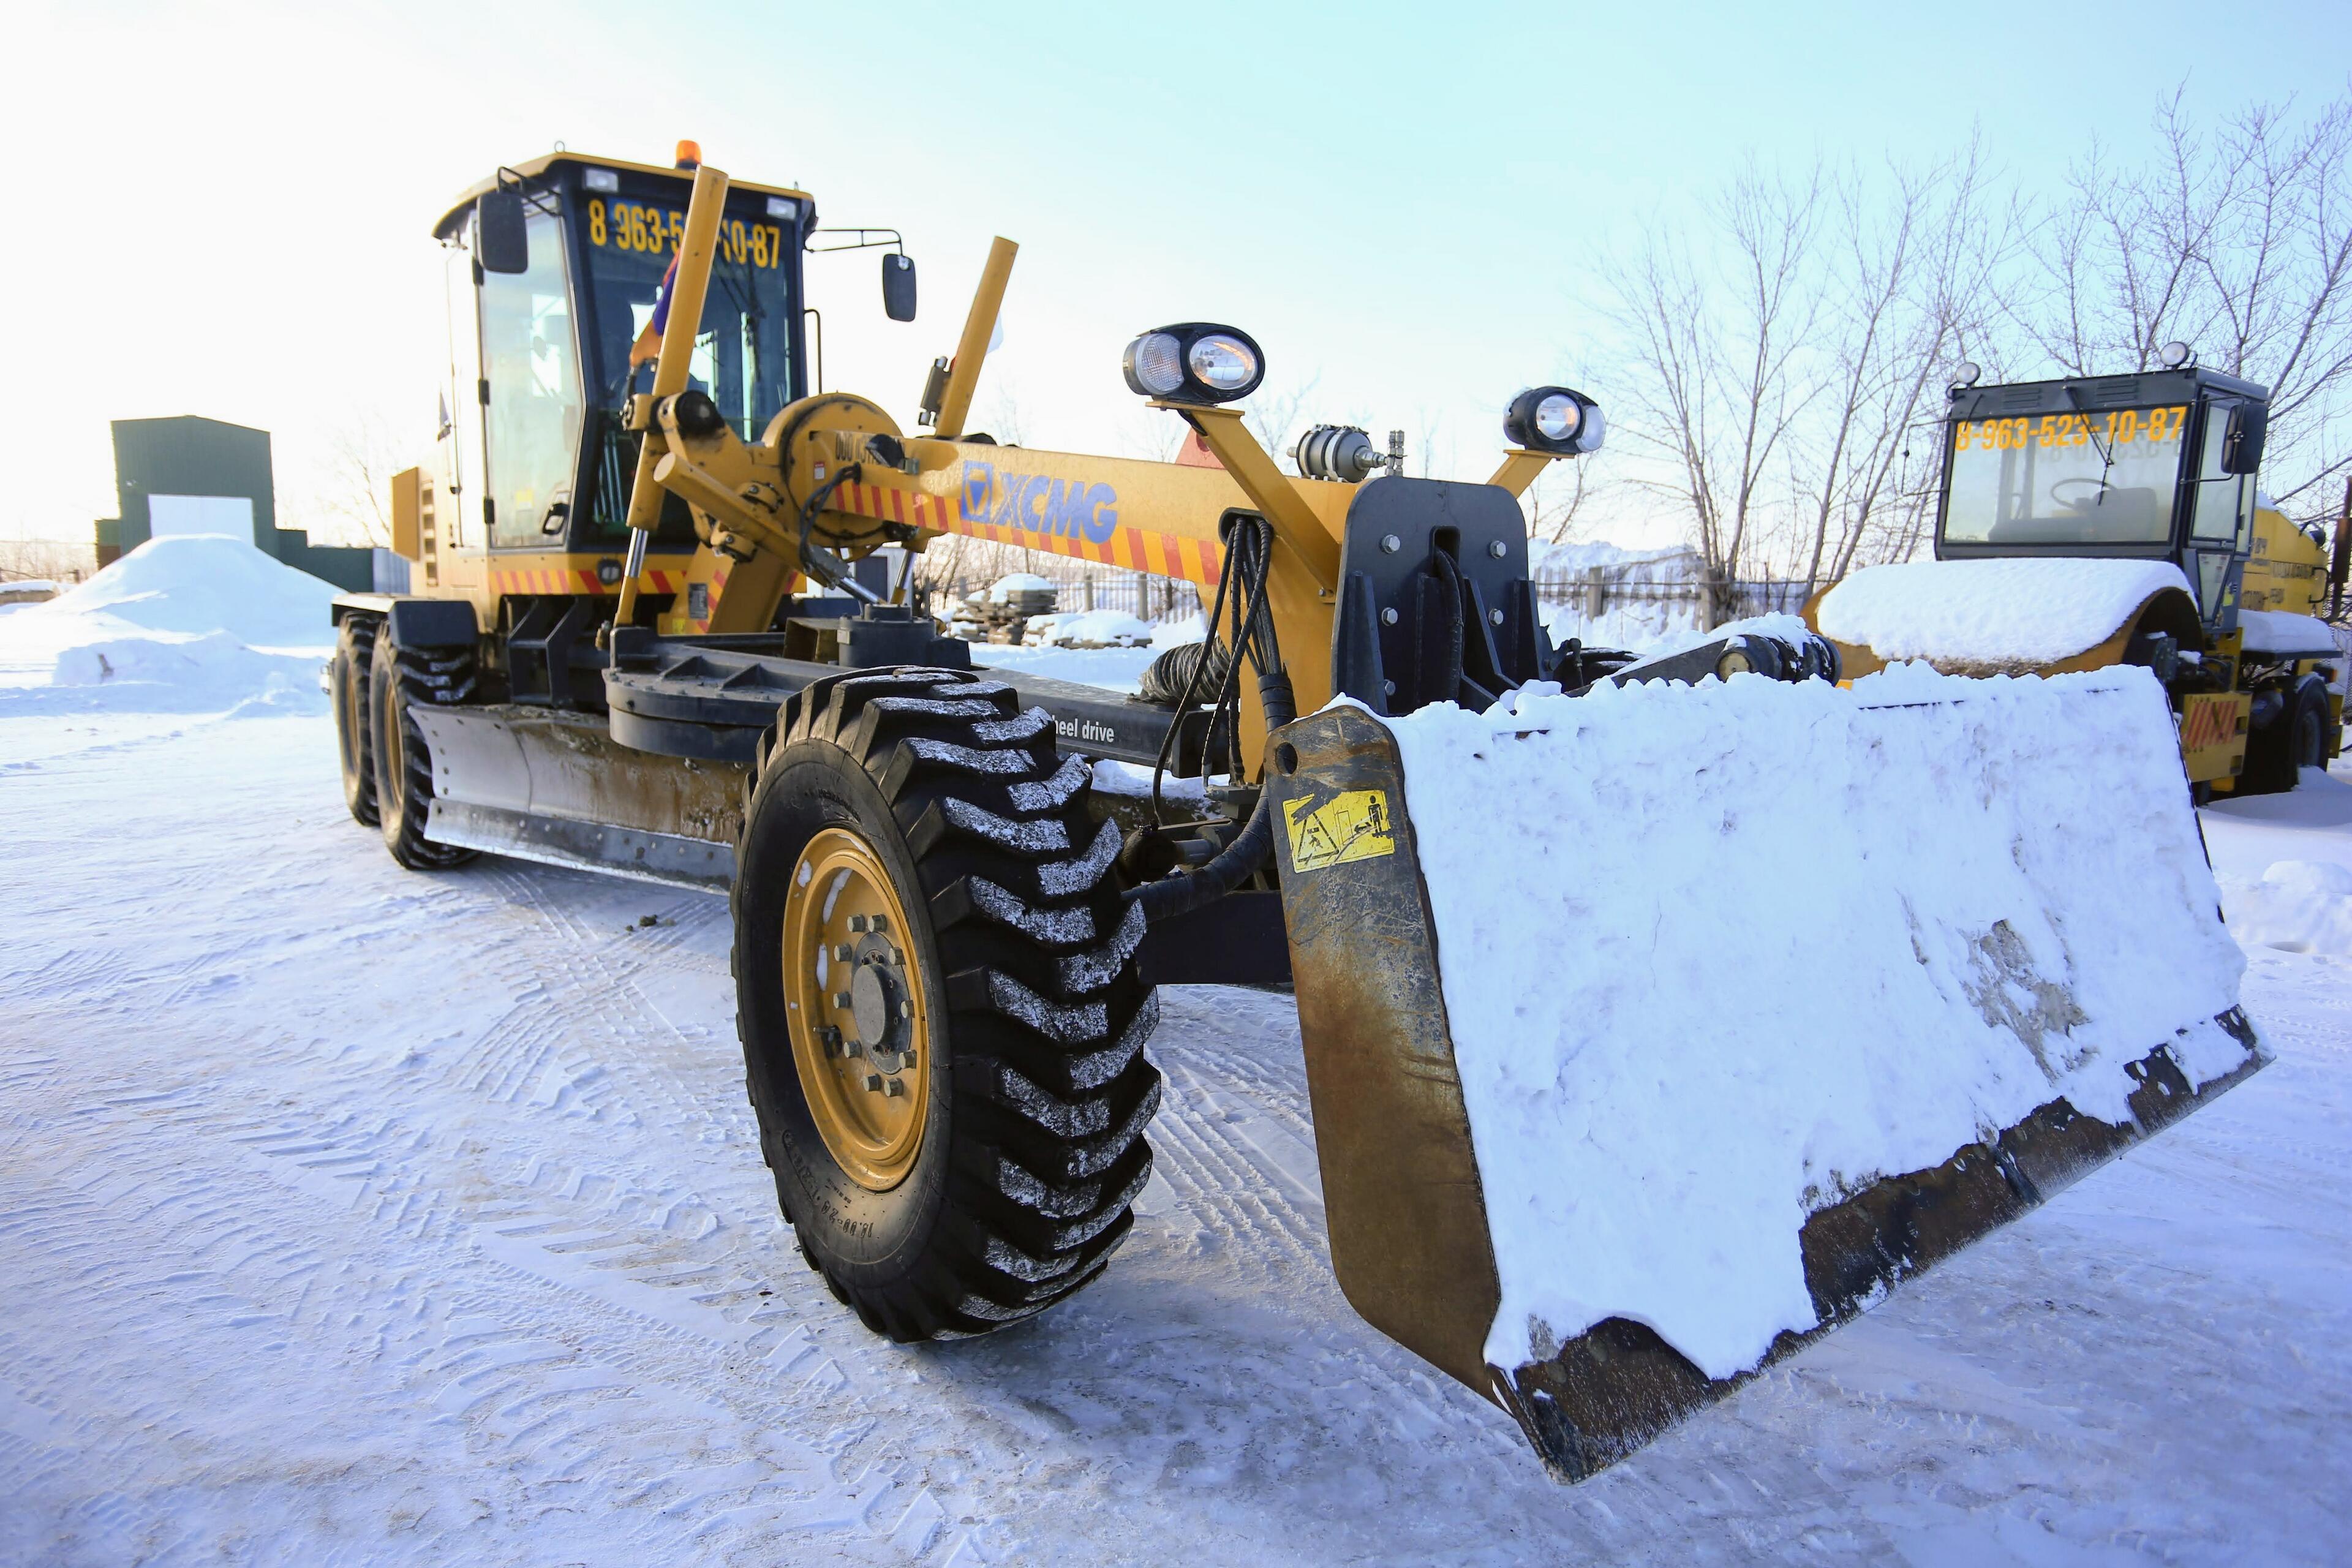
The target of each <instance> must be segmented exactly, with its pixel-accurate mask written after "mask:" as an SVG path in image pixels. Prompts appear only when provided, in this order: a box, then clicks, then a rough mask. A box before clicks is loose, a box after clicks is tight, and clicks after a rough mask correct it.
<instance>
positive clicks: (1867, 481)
mask: <svg viewBox="0 0 2352 1568" xmlns="http://www.w3.org/2000/svg"><path fill="white" fill-rule="evenodd" d="M1986 184H1987V173H1986V167H1985V163H1984V157H1983V152H1982V149H1981V147H1980V146H1979V144H1977V143H1974V142H1971V143H1970V144H1969V147H1968V148H1967V149H1965V150H1964V151H1963V152H1962V153H1960V154H1958V155H1957V156H1956V157H1954V158H1952V159H1950V160H1948V161H1947V162H1945V163H1938V164H1934V165H1931V166H1929V167H1927V168H1925V169H1905V168H1901V167H1893V168H1890V169H1889V171H1888V174H1887V178H1886V182H1885V187H1884V189H1883V191H1882V190H1881V189H1880V188H1879V187H1877V186H1875V185H1874V184H1872V183H1871V182H1869V181H1867V180H1865V179H1864V177H1863V176H1862V175H1860V174H1856V173H1852V172H1849V173H1848V174H1844V175H1842V176H1841V177H1839V178H1838V179H1837V180H1836V181H1835V182H1834V183H1833V186H1832V220H1833V221H1832V225H1831V228H1832V233H1834V235H1835V236H1836V243H1835V245H1834V246H1833V247H1831V249H1832V254H1831V255H1830V257H1829V258H1827V261H1826V264H1825V274H1826V276H1825V279H1824V287H1825V300H1824V302H1823V307H1822V312H1821V314H1820V316H1819V318H1818V319H1817V321H1818V326H1819V336H1820V344H1821V352H1822V360H1823V362H1824V363H1823V379H1824V384H1823V386H1822V397H1821V398H1820V400H1819V401H1818V402H1817V404H1816V405H1815V407H1814V412H1815V414H1816V416H1817V419H1816V421H1813V422H1809V423H1811V424H1812V425H1813V426H1814V427H1812V428H1811V429H1809V430H1808V432H1807V435H1808V438H1807V439H1806V440H1805V441H1804V442H1803V443H1802V447H1803V448H1804V450H1803V456H1802V457H1801V458H1800V460H1799V461H1798V463H1797V465H1796V468H1797V471H1798V473H1799V476H1800V478H1799V488H1800V491H1801V495H1802V497H1803V515H1802V516H1801V520H1800V527H1801V531H1802V533H1803V534H1804V535H1806V536H1808V537H1806V538H1805V539H1804V548H1803V550H1802V553H1801V557H1800V559H1801V562H1802V573H1803V579H1804V588H1803V592H1804V593H1805V594H1806V595H1811V592H1812V591H1813V589H1814V588H1815V587H1816V586H1818V585H1820V584H1823V583H1833V582H1836V581H1837V580H1838V579H1839V578H1841V577H1843V576H1844V575H1845V574H1847V573H1848V572H1850V571H1852V570H1853V567H1854V565H1855V563H1856V561H1857V558H1859V557H1861V556H1863V555H1864V552H1867V553H1868V554H1869V555H1871V556H1873V557H1874V558H1878V559H1901V558H1902V557H1903V556H1905V555H1907V554H1909V553H1910V552H1912V551H1913V550H1914V549H1916V547H1917V543H1918V539H1919V526H1918V525H1919V523H1920V521H1921V519H1922V516H1923V513H1922V510H1921V506H1922V502H1923V500H1925V498H1926V497H1927V493H1928V484H1929V483H1930V482H1931V481H1932V479H1933V468H1932V466H1930V465H1926V464H1921V465H1916V466H1915V465H1914V464H1913V462H1912V461H1911V447H1912V441H1913V438H1914V437H1915V436H1918V435H1922V434H1926V433H1927V431H1928V430H1935V431H1937V432H1938V433H1939V432H1940V426H1935V425H1933V424H1932V423H1930V422H1931V421H1932V416H1933V411H1932V410H1931V408H1930V406H1929V405H1930V404H1931V403H1932V402H1933V399H1932V396H1931V394H1932V393H1933V391H1934V389H1935V387H1936V385H1937V383H1938V381H1939V379H1940V373H1941V372H1943V371H1944V370H1946V369H1947V368H1948V366H1949V365H1950V364H1951V363H1953V362H1954V361H1956V360H1957V359H1958V357H1960V356H1959V349H1960V347H1961V345H1962V344H1963V343H1964V342H1966V341H1967V340H1968V338H1969V336H1971V335H1980V327H1979V323H1980V322H1981V321H1983V320H1984V318H1985V316H1986V314H1987V311H1988V309H1989V306H1988V296H1989V294H1990V291H1991V290H1992V289H1993V286H1994V282H1995V279H1997V278H1998V277H1999V276H2000V272H2001V270H2002V268H2004V267H2005V266H2006V265H2007V264H2008V263H2009V261H2010V259H2011V256H2012V254H2013V252H2014V248H2015V245H2016V240H2017V236H2018V234H2019V232H2020V223H2021V220H2020V219H2019V217H2018V216H2017V214H2016V212H2015V210H2014V207H2013V205H2012V206H2011V208H2008V209H1999V208H1996V207H1995V206H1994V205H1993V204H1992V202H1991V201H1990V198H1989V196H1988V193H1987V190H1986ZM1937 445H1938V443H1937V442H1935V441H1929V442H1926V443H1923V446H1925V447H1930V448H1932V447H1935V446H1937ZM1808 525H1809V526H1808ZM1794 574H1795V573H1794V572H1793V571H1792V573H1791V575H1794Z"/></svg>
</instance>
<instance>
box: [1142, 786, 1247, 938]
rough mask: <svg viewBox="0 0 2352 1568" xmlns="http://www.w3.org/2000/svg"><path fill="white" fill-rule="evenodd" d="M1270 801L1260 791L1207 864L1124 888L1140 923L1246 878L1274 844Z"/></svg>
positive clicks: (1197, 903)
mask: <svg viewBox="0 0 2352 1568" xmlns="http://www.w3.org/2000/svg"><path fill="white" fill-rule="evenodd" d="M1272 801H1273V797H1272V795H1270V794H1268V793H1266V792H1265V791H1260V792H1259V794H1258V797H1257V809H1256V810H1255V811H1253V812H1251V813H1250V817H1249V820H1248V821H1247V822H1245V823H1244V824H1243V825H1242V830H1241V831H1240V832H1239V833H1237V834H1235V835H1234V841H1233V842H1232V843H1231V844H1228V845H1226V846H1225V847H1223V849H1220V850H1218V851H1217V853H1216V854H1215V855H1214V856H1213V857H1211V858H1210V859H1209V862H1208V864H1206V865H1204V866H1202V867H1200V868H1197V869H1194V870H1192V871H1185V872H1181V873H1179V874H1177V875H1175V876H1172V877H1159V878H1155V879H1152V880H1151V881H1149V882H1146V883H1144V884H1143V885H1142V886H1140V887H1137V888H1130V889H1128V894H1127V897H1128V899H1129V901H1130V902H1132V903H1137V904H1140V905H1142V906H1143V920H1144V923H1145V924H1147V925H1158V924H1159V923H1160V921H1164V920H1167V919H1169V918H1170V917H1171V916H1173V915H1181V914H1185V913H1189V912H1190V911H1192V910H1197V909H1199V908H1201V907H1202V905H1203V904H1208V903H1213V902H1214V901H1215V900H1219V899H1222V898H1223V897H1224V896H1225V895H1226V894H1227V893H1230V892H1232V891H1233V890H1234V889H1235V888H1238V887H1240V886H1241V885H1242V884H1243V883H1244V882H1246V881H1248V880H1249V879H1250V878H1251V877H1252V876H1253V875H1255V872H1256V871H1257V868H1259V867H1261V866H1263V865H1265V862H1266V858H1267V855H1268V853H1269V852H1270V851H1271V850H1272V849H1273V847H1274V808H1273V805H1272Z"/></svg>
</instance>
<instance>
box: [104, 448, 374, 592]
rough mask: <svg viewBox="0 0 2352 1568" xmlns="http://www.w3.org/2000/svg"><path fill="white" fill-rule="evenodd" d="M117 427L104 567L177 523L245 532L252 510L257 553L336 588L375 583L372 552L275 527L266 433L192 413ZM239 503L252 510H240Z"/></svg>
mask: <svg viewBox="0 0 2352 1568" xmlns="http://www.w3.org/2000/svg"><path fill="white" fill-rule="evenodd" d="M113 428H114V495H115V503H116V505H117V506H118V507H119V508H120V509H121V510H120V513H119V515H117V516H114V517H110V518H102V519H100V521H99V523H98V563H99V565H100V566H101V567H104V566H107V565H109V564H110V563H112V562H114V561H115V560H116V559H117V558H118V557H120V556H121V555H122V554H124V553H125V552H129V551H132V550H136V549H138V548H139V547H140V546H141V545H142V544H144V543H146V542H148V541H149V540H150V539H152V538H153V537H154V536H155V534H156V533H157V532H158V531H164V532H169V531H173V525H174V523H179V524H186V523H188V522H189V521H191V520H196V519H214V520H218V519H234V520H235V521H234V523H233V525H232V526H234V527H237V528H242V527H244V526H246V519H247V514H248V510H249V515H250V519H251V527H252V530H253V542H254V546H255V548H257V549H258V550H260V551H262V552H264V553H266V554H268V555H272V556H275V557H276V558H277V559H278V560H279V561H281V562H284V563H286V564H287V565H289V566H291V567H293V568H294V569H295V570H297V571H299V572H308V573H309V574H310V575H312V576H313V577H320V578H324V579H325V580H326V581H328V582H330V583H332V584H335V585H336V586H337V587H339V588H347V589H352V590H357V591H365V590H367V589H369V588H372V587H373V586H374V581H373V576H374V574H373V552H371V551H368V550H363V549H361V550H354V549H346V548H341V547H339V546H332V545H320V544H313V543H311V542H310V534H309V533H307V532H305V531H303V530H301V529H299V528H280V527H278V506H277V499H276V497H277V486H276V482H275V479H274V478H273V473H272V469H271V467H270V460H269V432H268V431H267V430H250V429H247V427H246V426H242V425H229V424H225V423H223V422H222V421H220V420H218V419H205V418H200V417H198V416H195V415H193V414H186V415H181V416H178V417H176V418H171V419H117V420H115V421H114V422H113ZM237 501H244V502H246V503H247V508H239V507H237V506H236V504H235V503H236V502H237ZM222 502H226V503H229V504H227V505H226V506H224V505H222V504H220V503H222ZM204 526H207V527H208V528H209V527H210V526H211V525H210V524H205V525H204Z"/></svg>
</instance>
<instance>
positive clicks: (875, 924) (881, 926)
mask: <svg viewBox="0 0 2352 1568" xmlns="http://www.w3.org/2000/svg"><path fill="white" fill-rule="evenodd" d="M866 927H867V929H868V930H870V931H873V932H874V934H875V935H876V936H880V935H881V934H882V933H883V932H884V931H888V930H889V929H890V917H889V916H888V915H876V916H875V917H874V918H873V919H871V920H870V921H866Z"/></svg>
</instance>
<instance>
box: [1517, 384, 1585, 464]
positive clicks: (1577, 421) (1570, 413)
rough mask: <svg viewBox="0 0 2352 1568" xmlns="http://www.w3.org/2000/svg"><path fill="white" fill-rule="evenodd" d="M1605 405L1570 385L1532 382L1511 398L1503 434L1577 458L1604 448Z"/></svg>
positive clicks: (1539, 449) (1533, 448) (1530, 446)
mask: <svg viewBox="0 0 2352 1568" xmlns="http://www.w3.org/2000/svg"><path fill="white" fill-rule="evenodd" d="M1602 428H1603V426H1602V421H1601V405H1599V404H1597V403H1595V402H1593V401H1592V399H1591V398H1589V397H1587V396H1585V395H1584V394H1582V393H1580V392H1578V391H1576V390H1574V389H1573V388H1570V387H1566V386H1531V387H1529V388H1528V390H1527V391H1525V392H1522V393H1520V394H1519V395H1517V397H1514V398H1513V399H1511V407H1510V412H1509V413H1507V414H1506V415H1504V416H1503V436H1504V438H1505V439H1507V440H1508V441H1509V442H1510V443H1511V444H1512V445H1513V446H1517V447H1527V448H1528V450H1529V451H1534V452H1549V453H1550V454H1552V455H1553V456H1554V457H1561V458H1573V457H1577V456H1579V455H1580V454H1582V453H1585V452H1597V451H1599V450H1600V449H1601V431H1602Z"/></svg>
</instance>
